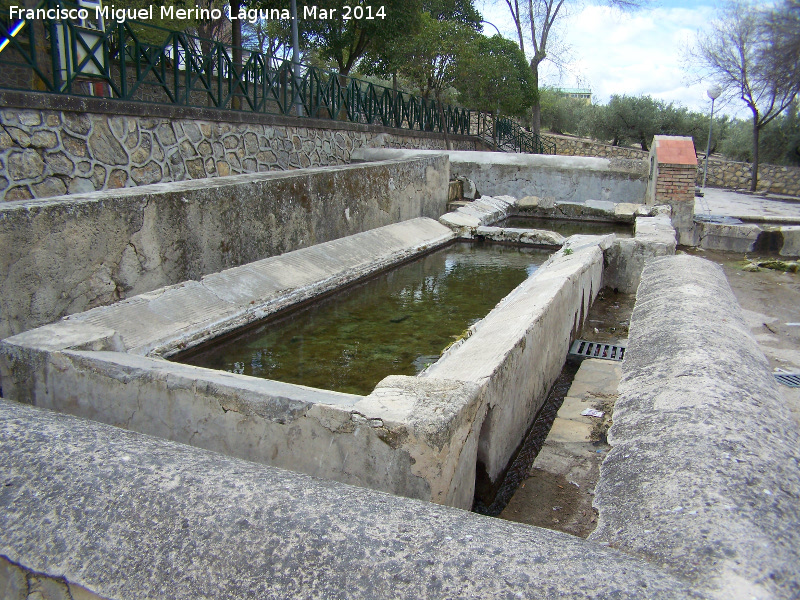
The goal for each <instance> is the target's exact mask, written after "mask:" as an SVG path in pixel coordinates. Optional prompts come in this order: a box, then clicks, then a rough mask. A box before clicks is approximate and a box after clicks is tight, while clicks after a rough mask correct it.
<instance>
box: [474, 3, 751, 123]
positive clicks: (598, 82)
mask: <svg viewBox="0 0 800 600" xmlns="http://www.w3.org/2000/svg"><path fill="white" fill-rule="evenodd" d="M520 4H522V2H520ZM566 4H567V5H569V6H570V12H569V13H568V14H566V16H564V17H562V18H561V22H560V27H559V28H558V33H559V38H560V42H562V43H563V46H564V48H556V46H553V50H554V52H553V54H557V55H559V56H562V57H564V61H563V62H564V65H563V68H562V69H560V70H559V69H558V68H556V67H555V65H553V64H552V63H550V62H549V61H547V62H546V63H545V64H543V66H542V68H541V70H540V73H541V74H540V83H541V84H543V85H550V86H554V87H581V88H590V89H591V90H592V94H593V99H594V101H595V102H598V103H602V104H604V103H606V102H608V100H609V98H610V97H611V96H612V95H613V94H628V95H634V96H638V95H643V94H647V95H650V96H652V97H653V98H658V99H661V100H665V101H667V102H675V103H679V104H681V105H683V106H686V107H687V108H689V109H692V110H697V111H701V112H707V111H708V110H709V109H710V106H711V101H710V100H709V98H708V97H707V95H706V90H707V89H708V88H709V87H711V85H712V84H713V82H712V81H710V80H707V81H696V76H695V75H693V74H690V73H688V72H687V70H686V69H685V68H684V64H685V63H686V61H685V55H686V52H685V49H686V47H687V45H691V44H692V42H693V40H694V39H695V38H696V36H697V35H702V31H703V28H704V27H707V26H708V23H709V22H710V21H711V20H712V19H713V18H714V16H715V15H716V14H717V12H718V9H719V7H721V6H722V4H723V2H722V1H721V0H651V1H650V3H649V4H648V5H647V7H646V8H643V9H639V10H637V11H635V12H630V13H624V12H621V11H619V10H617V9H612V8H609V7H608V6H607V5H606V4H604V3H602V2H601V1H599V0H586V1H584V2H580V1H579V0H567V2H566ZM476 6H477V7H478V8H479V10H480V11H481V13H482V14H483V18H484V19H485V20H486V21H489V22H491V23H493V24H495V25H496V26H497V27H498V29H500V31H501V32H502V34H503V36H504V37H507V38H509V39H512V40H514V41H516V40H517V37H516V29H515V28H514V25H513V22H512V21H511V18H510V15H509V12H508V7H507V5H506V3H505V2H504V0H476ZM484 33H485V34H487V35H492V34H493V33H495V29H494V28H493V27H491V26H489V25H484ZM549 46H550V44H549V43H548V47H549ZM526 50H528V47H527V45H526ZM556 50H559V51H558V52H555V51H556ZM718 109H721V112H724V113H727V114H730V115H731V116H739V117H746V116H747V115H748V114H749V113H747V109H746V107H744V105H743V103H737V102H731V103H730V104H728V105H727V106H726V105H723V106H720V103H717V105H716V106H715V111H716V110H718Z"/></svg>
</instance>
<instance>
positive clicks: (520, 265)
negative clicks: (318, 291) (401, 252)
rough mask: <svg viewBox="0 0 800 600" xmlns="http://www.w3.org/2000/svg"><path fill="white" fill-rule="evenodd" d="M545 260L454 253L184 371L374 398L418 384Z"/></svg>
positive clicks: (248, 335)
mask: <svg viewBox="0 0 800 600" xmlns="http://www.w3.org/2000/svg"><path fill="white" fill-rule="evenodd" d="M548 255H549V254H548V253H547V252H546V251H542V250H536V249H529V248H517V247H512V246H500V245H491V244H468V243H457V244H453V245H451V246H448V247H447V248H444V249H441V250H438V251H436V252H433V253H431V254H428V255H427V256H424V257H422V258H420V259H418V260H416V261H414V262H411V263H408V264H405V265H403V266H401V267H398V268H397V269H394V270H392V271H389V272H386V273H383V274H381V275H379V276H377V277H375V278H373V279H370V280H369V281H366V282H364V283H361V284H358V285H356V286H353V287H350V288H347V289H345V290H343V291H341V292H339V293H337V294H335V295H333V296H330V297H328V298H325V299H323V300H320V301H319V302H316V303H314V304H312V305H310V306H308V307H305V308H302V309H299V310H296V311H293V312H291V313H289V314H288V315H285V316H283V317H281V318H279V319H273V320H270V321H266V322H264V323H262V324H260V325H257V326H256V327H251V328H249V329H248V330H246V331H244V332H243V333H241V334H239V335H237V336H236V337H228V338H226V339H224V340H223V341H219V342H216V343H215V342H211V344H215V345H213V346H212V345H206V346H205V347H203V348H201V349H199V350H198V351H196V352H194V353H193V354H191V355H184V356H181V357H177V360H179V361H180V362H184V363H188V364H192V365H196V366H201V367H208V368H211V369H219V370H224V371H230V372H234V373H242V374H244V375H252V376H254V377H263V378H267V379H276V380H278V381H284V382H288V383H296V384H301V385H306V386H311V387H316V388H322V389H328V390H336V391H340V392H347V393H354V394H369V393H370V392H371V391H372V390H373V388H374V387H375V385H376V384H377V383H378V382H379V381H380V380H381V379H383V378H384V377H386V376H387V375H415V374H417V373H419V372H420V371H421V370H423V369H424V368H425V367H426V366H427V365H428V364H430V363H432V362H435V361H436V360H437V358H438V357H439V355H440V353H441V352H442V350H443V349H444V348H445V347H446V346H448V345H449V344H450V343H452V342H453V341H454V340H455V339H457V338H458V337H459V336H460V335H461V333H462V332H463V331H464V330H465V329H467V327H469V326H470V325H472V324H473V323H475V322H476V321H478V320H479V319H481V318H483V317H484V316H485V315H486V314H487V313H488V312H489V311H490V310H491V309H492V308H494V306H495V305H496V304H497V302H499V301H500V299H501V298H503V297H504V296H505V295H507V294H508V293H509V292H510V291H511V290H512V289H514V288H515V287H516V286H517V285H519V284H520V283H521V282H522V281H523V280H525V278H526V277H528V276H529V275H531V274H532V273H533V272H534V271H535V270H536V268H537V267H538V265H540V264H542V263H543V262H544V261H545V260H547V257H548Z"/></svg>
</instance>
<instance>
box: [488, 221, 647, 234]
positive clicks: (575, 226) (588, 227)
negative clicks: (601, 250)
mask: <svg viewBox="0 0 800 600" xmlns="http://www.w3.org/2000/svg"><path fill="white" fill-rule="evenodd" d="M494 227H521V228H524V229H545V230H547V231H555V232H556V233H560V234H561V235H563V236H564V237H569V236H571V235H577V234H586V235H604V234H606V233H616V234H617V235H618V236H620V237H633V225H632V224H630V223H614V222H610V221H578V220H572V219H547V218H544V217H521V216H517V217H508V218H506V219H503V220H502V221H498V222H497V223H495V225H494Z"/></svg>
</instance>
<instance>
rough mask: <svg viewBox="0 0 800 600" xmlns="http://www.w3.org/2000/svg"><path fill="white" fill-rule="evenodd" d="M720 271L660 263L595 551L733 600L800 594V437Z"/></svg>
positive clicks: (614, 434) (640, 326)
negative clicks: (604, 548)
mask: <svg viewBox="0 0 800 600" xmlns="http://www.w3.org/2000/svg"><path fill="white" fill-rule="evenodd" d="M777 385H778V384H777V383H776V382H775V380H774V378H773V376H772V374H771V373H770V369H769V365H768V363H767V360H766V359H765V358H764V355H763V354H762V352H761V350H760V349H759V347H758V344H757V343H756V341H755V340H754V339H753V337H752V335H751V333H750V330H749V328H748V327H747V325H746V324H745V322H744V319H743V316H742V311H741V309H740V308H739V305H738V303H737V302H736V298H735V296H734V295H733V292H732V291H731V289H730V286H729V285H728V282H727V280H726V278H725V275H724V273H723V271H722V269H721V268H720V267H719V266H718V265H716V264H714V263H712V262H709V261H706V260H703V259H699V258H695V257H691V256H686V255H680V256H673V257H662V258H655V259H652V260H650V261H648V263H647V265H646V266H645V269H644V272H643V274H642V279H641V283H640V285H639V289H638V293H637V296H636V306H635V308H634V311H633V315H632V317H631V322H630V335H629V338H628V347H627V352H626V354H625V360H624V361H623V363H622V381H621V382H620V386H619V399H618V400H617V402H616V405H615V408H614V424H613V425H612V427H611V429H610V430H609V436H608V439H609V443H610V444H611V445H612V446H613V448H612V450H611V452H610V453H609V454H608V457H607V458H606V460H605V461H604V462H603V464H602V467H601V473H600V481H599V483H598V485H597V488H596V493H595V501H594V504H595V506H596V507H597V508H598V509H599V520H598V527H597V529H596V530H595V531H594V532H593V533H592V534H591V536H590V539H592V540H595V541H598V542H601V543H604V544H608V545H610V546H613V547H614V548H618V549H619V550H622V551H623V552H625V553H627V554H629V555H631V556H637V557H639V558H643V559H645V560H647V561H648V562H650V563H652V564H656V565H660V566H662V567H663V568H664V569H665V570H667V571H669V572H670V573H671V574H672V575H674V576H676V577H680V578H681V579H684V580H685V581H688V582H690V583H691V585H692V587H693V588H695V589H697V590H699V591H701V592H703V593H707V594H708V595H710V596H713V597H715V598H719V599H720V600H721V599H726V600H728V599H732V598H733V599H739V598H743V599H744V598H748V599H749V598H759V599H761V598H776V599H782V598H785V599H787V600H788V599H790V598H797V597H799V596H800V529H798V526H797V524H798V523H800V502H799V501H798V499H800V450H798V449H800V432H798V428H797V424H796V423H795V421H794V419H793V418H792V416H791V414H790V412H789V409H788V407H787V406H786V404H785V403H784V401H783V399H782V397H781V394H780V392H779V390H778V389H777Z"/></svg>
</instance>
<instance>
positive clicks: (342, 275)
mask: <svg viewBox="0 0 800 600" xmlns="http://www.w3.org/2000/svg"><path fill="white" fill-rule="evenodd" d="M453 238H454V235H453V234H452V233H451V232H450V231H449V230H447V229H446V228H445V227H442V226H441V225H440V224H438V223H436V221H434V220H432V219H429V218H426V217H418V218H415V219H410V220H408V221H403V222H400V223H396V224H393V225H387V226H384V227H379V228H377V229H372V230H369V231H365V232H362V233H357V234H354V235H351V236H347V237H345V238H339V239H336V240H332V241H330V242H324V243H322V244H316V245H314V246H310V247H307V248H301V249H299V250H295V251H292V252H288V253H286V254H281V255H279V256H272V257H269V258H265V259H262V260H259V261H256V262H252V263H248V264H246V265H242V266H240V267H233V268H231V269H226V270H224V271H221V272H219V273H213V274H211V275H206V276H205V277H203V278H202V279H201V280H200V281H189V282H185V283H181V284H177V285H172V286H167V287H164V288H160V289H157V290H154V291H152V292H147V293H144V294H140V295H138V296H134V297H133V298H129V299H126V300H122V301H120V302H117V303H116V304H113V305H111V306H103V307H98V308H95V309H92V310H89V311H86V312H83V313H78V314H75V315H70V316H68V317H66V321H67V322H70V323H73V322H80V323H86V324H90V325H93V326H95V327H100V328H105V329H109V330H112V331H114V332H115V335H117V336H118V339H119V340H120V343H121V344H122V348H121V349H122V350H124V351H125V352H128V353H131V354H139V355H147V356H170V355H172V354H174V353H176V352H178V351H180V350H183V349H185V348H187V347H191V346H194V345H197V344H199V343H202V342H203V341H205V340H208V339H212V338H214V337H217V336H219V335H221V334H223V333H227V332H229V331H232V330H234V329H237V328H239V327H242V326H244V325H248V324H250V323H253V322H255V321H259V320H261V319H263V318H265V317H267V316H269V315H271V314H274V313H276V312H278V311H280V310H282V309H284V308H287V307H289V306H292V305H295V304H297V303H299V302H302V301H304V300H307V299H310V298H313V297H316V296H319V295H320V294H324V293H326V292H328V291H331V290H335V289H339V288H341V287H343V286H345V285H347V284H349V283H352V282H354V281H357V280H358V279H361V278H364V277H368V276H370V275H372V274H374V273H377V272H379V271H381V270H383V269H385V268H387V267H390V266H392V265H395V264H397V263H399V262H402V261H403V260H406V259H408V258H411V257H413V256H416V255H417V254H419V253H420V252H424V251H426V250H431V249H434V248H436V247H439V246H442V245H444V244H446V243H448V242H450V241H452V240H453ZM57 326H58V325H56V327H57ZM22 335H23V336H24V335H25V334H22Z"/></svg>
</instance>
